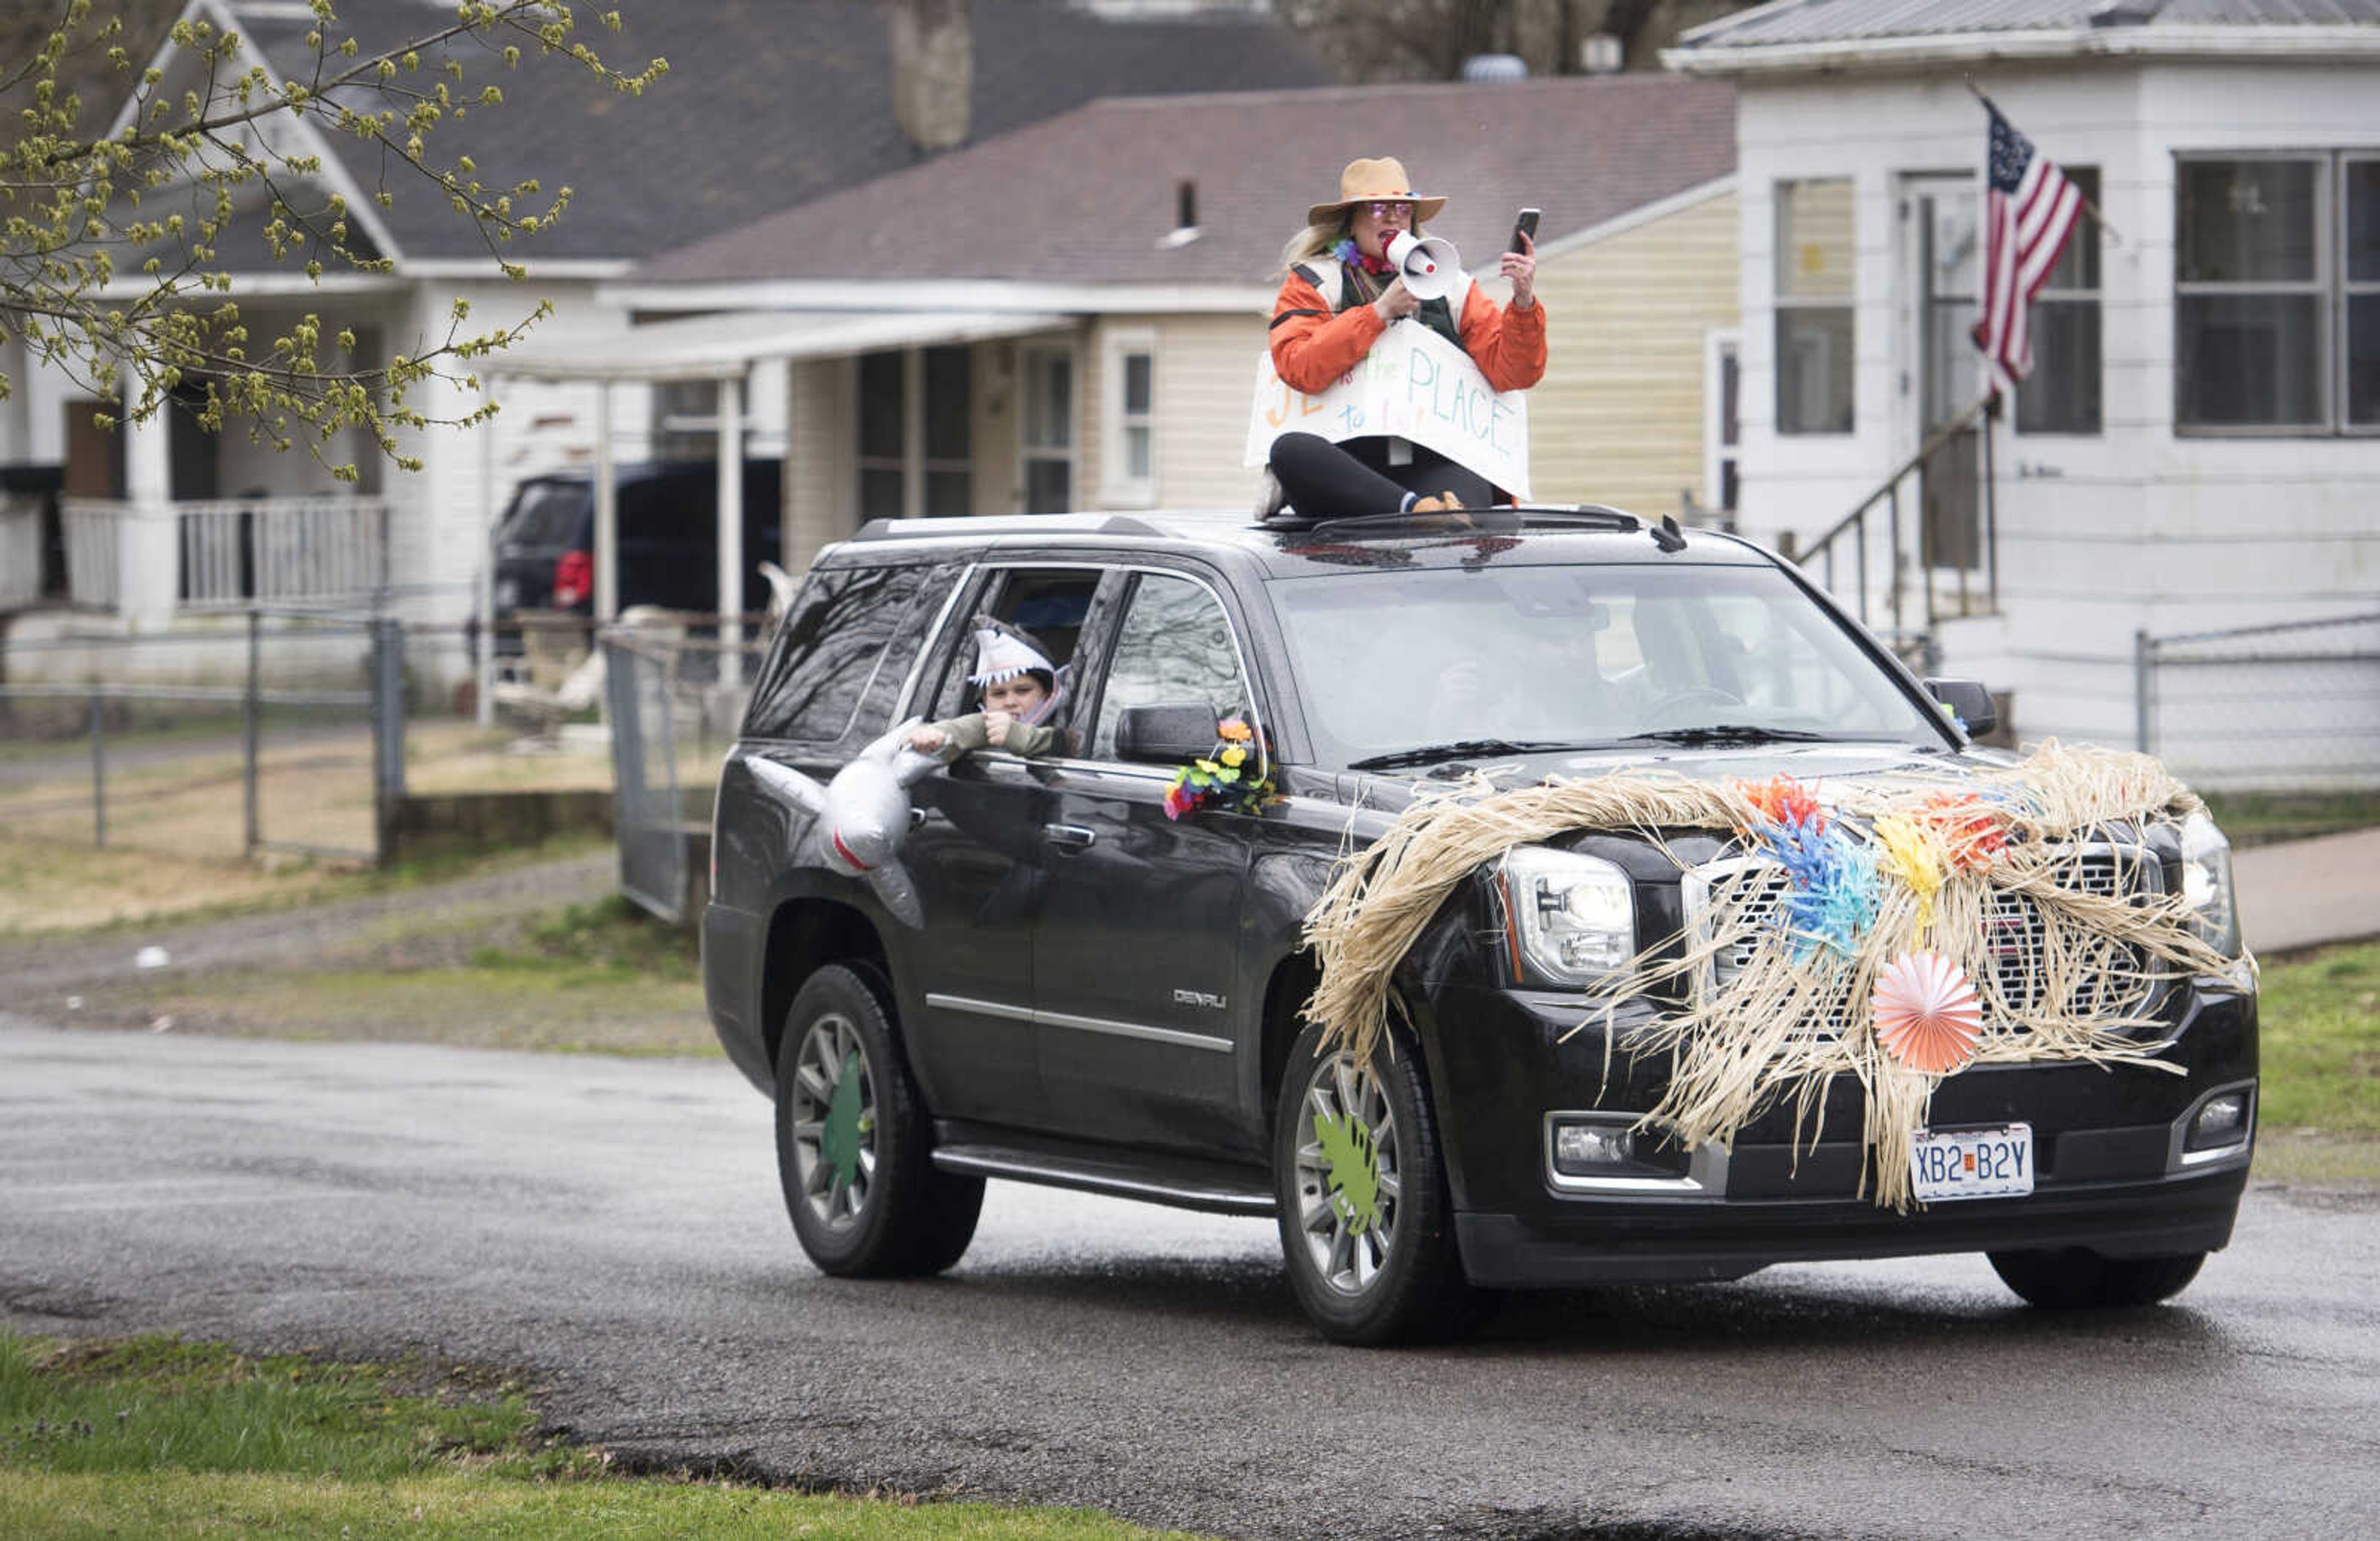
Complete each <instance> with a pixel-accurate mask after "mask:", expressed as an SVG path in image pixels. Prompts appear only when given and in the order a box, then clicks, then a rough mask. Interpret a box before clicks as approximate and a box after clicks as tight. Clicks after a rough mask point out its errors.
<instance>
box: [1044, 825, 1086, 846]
mask: <svg viewBox="0 0 2380 1541" xmlns="http://www.w3.org/2000/svg"><path fill="white" fill-rule="evenodd" d="M1041 832H1042V834H1043V835H1045V836H1047V837H1048V839H1049V842H1050V844H1052V845H1068V846H1072V847H1074V848H1075V850H1078V851H1079V850H1081V849H1083V848H1084V847H1085V846H1087V845H1088V844H1090V843H1091V842H1092V841H1094V840H1097V839H1099V833H1098V831H1094V830H1087V829H1085V828H1083V826H1081V825H1080V824H1044V825H1042V826H1041Z"/></svg>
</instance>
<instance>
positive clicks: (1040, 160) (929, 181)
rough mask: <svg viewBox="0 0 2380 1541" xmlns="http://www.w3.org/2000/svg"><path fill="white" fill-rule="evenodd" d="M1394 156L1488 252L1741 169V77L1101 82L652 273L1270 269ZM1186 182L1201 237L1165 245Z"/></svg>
mask: <svg viewBox="0 0 2380 1541" xmlns="http://www.w3.org/2000/svg"><path fill="white" fill-rule="evenodd" d="M1382 154H1393V155H1395V156H1397V157H1398V158H1399V159H1401V160H1403V162H1404V164H1405V167H1406V170H1407V171H1408V173H1409V174H1410V175H1411V176H1413V177H1414V179H1415V183H1416V184H1417V187H1416V189H1415V190H1417V191H1419V192H1422V193H1426V194H1430V193H1444V194H1446V195H1448V196H1449V198H1450V202H1449V204H1448V206H1447V210H1446V212H1445V213H1444V214H1443V215H1442V216H1441V217H1440V218H1439V220H1437V221H1435V222H1434V223H1433V224H1432V225H1431V227H1430V229H1431V233H1432V234H1436V235H1442V236H1445V237H1448V238H1449V239H1451V240H1452V241H1453V242H1454V243H1455V244H1456V246H1457V247H1458V248H1460V249H1462V250H1463V252H1464V253H1465V254H1466V256H1467V257H1468V259H1469V260H1470V261H1471V263H1472V265H1474V266H1475V267H1487V266H1490V265H1492V254H1493V253H1495V252H1498V251H1500V250H1502V249H1503V246H1504V242H1505V240H1506V238H1507V237H1508V236H1509V234H1510V232H1511V229H1512V213H1513V211H1514V210H1515V209H1516V208H1518V207H1520V206H1521V205H1524V204H1533V205H1536V206H1538V207H1541V208H1542V209H1544V211H1545V223H1544V224H1543V225H1542V226H1541V227H1540V229H1539V232H1538V239H1539V241H1540V242H1541V243H1543V242H1547V241H1551V240H1555V239H1558V238H1560V237H1561V236H1564V235H1567V234H1569V233H1572V232H1574V231H1578V230H1582V229H1585V228H1587V227H1589V226H1592V225H1596V224H1602V223H1603V222H1605V221H1607V220H1609V219H1612V218H1615V217H1617V216H1619V215H1621V214H1624V213H1627V212H1630V211H1632V210H1634V209H1637V208H1640V207H1642V206H1644V205H1645V204H1647V203H1651V202H1654V201H1656V200H1659V199H1662V198H1665V197H1668V196H1670V195H1671V194H1674V193H1679V192H1682V191H1684V190H1686V189H1688V188H1694V187H1699V186H1701V185H1703V184H1705V183H1707V182H1710V181H1712V180H1714V179H1716V178H1718V177H1721V176H1727V175H1729V174H1730V173H1731V172H1732V171H1733V170H1734V169H1735V93H1734V91H1733V88H1731V87H1730V86H1727V85H1724V84H1719V83H1716V82H1711V81H1704V80H1692V79H1682V78H1680V77H1673V76H1661V75H1625V76H1606V77H1595V78H1579V77H1573V78H1569V79H1540V80H1527V81H1518V82H1512V83H1509V84H1496V85H1400V86H1367V87H1341V88H1336V89H1332V90H1326V91H1267V92H1233V93H1229V94H1218V95H1211V96H1191V97H1136V98H1130V99H1119V100H1111V101H1102V102H1097V103H1092V104H1090V105H1089V106H1087V107H1082V108H1079V109H1077V110H1075V112H1072V113H1068V114H1066V115H1063V116H1062V117H1057V118H1053V119H1051V120H1050V121H1048V122H1045V123H1040V124H1037V125H1034V126H1032V127H1026V128H1023V129H1020V130H1018V131H1017V132H1015V133H1013V134H1010V135H1007V136H1005V137H1003V138H1002V139H998V140H992V141H991V142H990V143H987V144H981V145H977V146H975V147H973V148H972V149H969V150H966V151H964V152H958V153H955V154H953V155H948V156H944V157H942V158H941V159H940V160H936V161H933V162H929V163H928V164H924V165H921V166H917V167H915V168H913V169H911V170H908V171H904V172H898V173H895V174H893V175H892V176H884V177H880V178H879V179H877V180H875V181H873V182H869V183H867V184H865V185H864V186H861V187H857V188H851V189H849V190H847V191H844V192H840V193H836V194H834V195H832V197H829V198H825V199H821V200H818V201H816V202H813V203H808V204H805V205H802V206H801V207H799V208H795V209H792V210H789V211H787V212H784V213H782V214H778V215H774V216H771V217H770V218H767V219H762V220H759V221H756V222H754V223H752V224H747V225H744V226H742V227H740V228H738V229H735V230H732V231H729V232H727V233H725V234H723V235H720V236H716V237H711V238H710V239H707V240H704V241H701V242H699V243H697V244H695V245H692V246H689V247H687V248H686V249H682V250H678V251H674V252H671V253H669V254H667V255H665V256H663V257H661V258H658V259H656V260H655V261H652V262H650V263H649V264H648V265H647V266H646V268H645V269H644V270H643V273H642V276H644V277H646V278H649V279H655V280H662V281H675V280H684V281H694V282H704V281H735V280H768V279H848V278H859V277H868V278H886V279H956V278H1014V279H1030V280H1040V281H1049V282H1093V283H1096V282H1109V281H1130V280H1139V281H1147V282H1172V283H1196V282H1230V283H1250V282H1262V281H1264V280H1265V279H1266V278H1267V277H1268V276H1269V274H1271V273H1275V272H1277V271H1278V266H1279V259H1280V252H1281V243H1282V242H1283V241H1285V240H1286V239H1287V238H1288V237H1289V236H1290V235H1291V233H1292V232H1293V231H1294V230H1295V229H1296V228H1297V226H1298V225H1299V224H1301V223H1302V218H1303V215H1304V213H1305V207H1306V205H1307V204H1308V203H1311V202H1315V201H1318V200H1325V199H1329V198H1331V197H1333V196H1335V195H1336V193H1337V191H1338V187H1339V172H1340V168H1341V167H1342V166H1343V165H1344V164H1346V163H1347V162H1348V161H1350V160H1353V159H1354V158H1356V157H1358V156H1367V155H1382ZM1184 180H1191V181H1195V182H1196V188H1197V195H1196V196H1197V221H1198V229H1199V235H1198V237H1197V239H1196V240H1192V241H1189V242H1187V243H1185V244H1183V245H1179V246H1174V247H1170V248H1168V247H1160V244H1159V243H1160V237H1164V236H1165V235H1166V234H1167V232H1169V231H1170V230H1172V228H1173V227H1174V223H1175V207H1176V204H1175V199H1176V186H1177V184H1178V183H1180V182H1182V181H1184ZM1483 255H1487V256H1490V257H1491V261H1481V258H1482V257H1483Z"/></svg>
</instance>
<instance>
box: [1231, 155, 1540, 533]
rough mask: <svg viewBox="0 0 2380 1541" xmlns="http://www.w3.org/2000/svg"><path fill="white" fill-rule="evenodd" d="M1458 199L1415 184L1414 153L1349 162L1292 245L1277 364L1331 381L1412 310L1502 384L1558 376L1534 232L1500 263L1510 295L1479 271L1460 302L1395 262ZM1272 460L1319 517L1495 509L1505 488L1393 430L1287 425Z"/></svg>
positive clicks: (1275, 324)
mask: <svg viewBox="0 0 2380 1541" xmlns="http://www.w3.org/2000/svg"><path fill="white" fill-rule="evenodd" d="M1445 207H1446V200H1445V199H1443V198H1434V197H1433V198H1425V197H1423V196H1421V195H1420V194H1418V193H1416V192H1415V191H1414V190H1413V188H1412V185H1411V179H1410V178H1408V177H1407V176H1405V168H1404V164H1403V162H1401V161H1398V160H1396V159H1394V158H1393V157H1386V156H1384V157H1382V158H1381V159H1379V160H1376V161H1351V162H1349V163H1348V164H1347V168H1346V169H1345V170H1344V171H1342V172H1341V173H1340V174H1339V196H1338V198H1337V199H1336V200H1332V201H1330V202H1327V203H1317V204H1315V205H1314V206H1313V207H1312V208H1310V209H1308V210H1306V211H1305V229H1303V230H1301V231H1299V232H1298V233H1297V235H1296V236H1294V237H1292V238H1291V240H1290V243H1289V245H1288V247H1287V248H1286V249H1284V250H1283V251H1282V253H1281V261H1282V265H1283V266H1285V267H1287V268H1288V270H1289V273H1288V276H1287V277H1286V278H1285V279H1284V280H1283V281H1282V283H1281V294H1280V295H1279V297H1276V298H1275V299H1274V301H1273V307H1272V363H1273V370H1274V371H1275V372H1276V373H1278V374H1279V375H1280V376H1281V379H1282V380H1283V381H1285V382H1288V383H1289V385H1290V386H1291V387H1292V388H1293V389H1295V390H1299V391H1304V392H1306V393H1307V394H1319V393H1321V392H1323V391H1326V390H1328V389H1330V384H1331V382H1333V381H1335V380H1337V379H1338V378H1339V377H1340V376H1341V375H1343V374H1345V373H1346V372H1347V371H1348V370H1352V369H1354V367H1355V366H1356V365H1357V364H1359V363H1361V362H1362V361H1363V359H1364V358H1365V356H1366V354H1368V353H1370V352H1371V351H1372V345H1373V344H1374V343H1377V342H1378V341H1379V340H1380V337H1381V335H1382V334H1384V333H1386V332H1387V331H1388V329H1389V327H1390V325H1391V324H1393V323H1394V322H1399V321H1401V320H1403V319H1405V318H1407V317H1412V318H1413V319H1414V320H1415V321H1416V322H1419V323H1420V324H1421V325H1423V326H1427V327H1428V328H1429V329H1430V330H1431V331H1433V332H1436V333H1437V334H1439V335H1440V336H1442V337H1444V338H1445V339H1446V340H1447V341H1449V342H1451V343H1453V344H1454V345H1456V346H1458V347H1461V348H1462V349H1463V352H1465V353H1467V354H1469V355H1470V356H1471V360H1472V362H1474V363H1475V364H1477V365H1478V366H1479V371H1480V373H1482V374H1484V375H1486V376H1487V377H1488V384H1490V385H1492V386H1494V387H1495V388H1496V389H1497V390H1499V391H1519V390H1525V389H1526V388H1528V387H1529V386H1531V385H1534V384H1536V382H1537V381H1538V379H1539V378H1540V377H1542V376H1543V375H1544V374H1545V372H1546V311H1545V307H1544V306H1542V305H1540V304H1538V303H1537V297H1536V272H1537V259H1536V243H1535V242H1534V241H1532V240H1531V239H1530V238H1529V237H1526V236H1521V237H1518V244H1519V246H1520V248H1521V249H1519V250H1517V251H1507V252H1506V253H1504V257H1503V261H1502V263H1501V265H1500V270H1499V271H1500V272H1501V273H1502V274H1503V276H1504V277H1506V278H1507V279H1510V280H1511V281H1512V301H1511V303H1509V304H1506V305H1498V304H1497V303H1496V302H1495V301H1494V300H1492V299H1490V298H1488V296H1487V295H1486V294H1484V293H1482V292H1481V290H1480V289H1479V287H1478V285H1475V284H1472V283H1469V282H1468V281H1465V282H1464V283H1463V284H1462V285H1460V287H1459V289H1458V291H1457V294H1456V296H1455V297H1454V299H1455V301H1456V303H1454V304H1451V303H1450V302H1449V300H1448V298H1446V297H1439V298H1435V299H1427V300H1424V299H1419V298H1416V297H1415V296H1414V295H1413V293H1412V292H1411V291H1410V290H1408V289H1407V288H1406V287H1405V281H1404V278H1403V275H1402V274H1400V273H1398V272H1397V270H1396V268H1395V267H1394V266H1393V265H1392V264H1391V263H1390V261H1389V259H1388V254H1387V245H1388V242H1389V240H1390V238H1391V237H1394V236H1395V235H1397V234H1398V233H1399V232H1401V231H1402V232H1405V233H1407V234H1411V235H1415V236H1418V235H1420V234H1421V227H1422V222H1423V221H1425V220H1430V219H1435V218H1437V217H1438V214H1439V211H1440V210H1442V209H1444V208H1445ZM1456 304H1459V305H1460V308H1461V309H1460V311H1459V313H1458V311H1457V309H1456ZM1271 466H1272V472H1273V475H1274V477H1275V478H1276V479H1278V480H1279V481H1280V482H1281V491H1282V492H1283V493H1284V494H1286V496H1287V498H1288V500H1289V502H1290V503H1291V504H1293V505H1294V506H1295V507H1296V508H1297V509H1298V510H1299V511H1300V512H1301V513H1305V514H1307V515H1309V516H1313V515H1318V514H1322V513H1324V512H1326V511H1327V512H1332V513H1340V512H1343V513H1350V514H1353V513H1367V514H1368V513H1390V512H1397V511H1401V510H1403V509H1411V508H1420V509H1421V510H1422V511H1424V512H1430V511H1434V510H1437V509H1441V508H1485V507H1487V506H1488V503H1489V502H1490V501H1491V500H1492V498H1493V496H1494V489H1493V488H1491V487H1490V486H1489V485H1488V479H1487V478H1485V477H1483V476H1481V475H1480V474H1479V473H1478V472H1476V471H1474V470H1472V469H1470V468H1469V467H1465V466H1463V465H1460V464H1458V463H1456V462H1455V461H1452V460H1450V459H1448V458H1447V457H1446V456H1444V455H1439V453H1437V452H1436V451H1435V450H1430V449H1427V448H1424V447H1423V446H1421V445H1419V444H1415V443H1411V442H1409V441H1407V440H1404V439H1401V438H1397V437H1394V436H1393V435H1388V434H1376V435H1369V436H1366V437H1359V438H1354V439H1348V440H1344V441H1342V442H1341V443H1337V444H1333V443H1330V442H1329V441H1328V440H1324V439H1320V438H1318V437H1316V436H1315V435H1313V434H1310V433H1284V434H1282V435H1281V437H1280V438H1279V439H1277V440H1275V441H1274V443H1273V449H1272V455H1271ZM1383 482H1386V483H1389V484H1391V485H1389V486H1386V487H1384V486H1382V485H1381V484H1382V483H1383ZM1384 498H1385V499H1387V500H1388V501H1387V502H1385V503H1383V502H1382V500H1383V499H1384Z"/></svg>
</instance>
